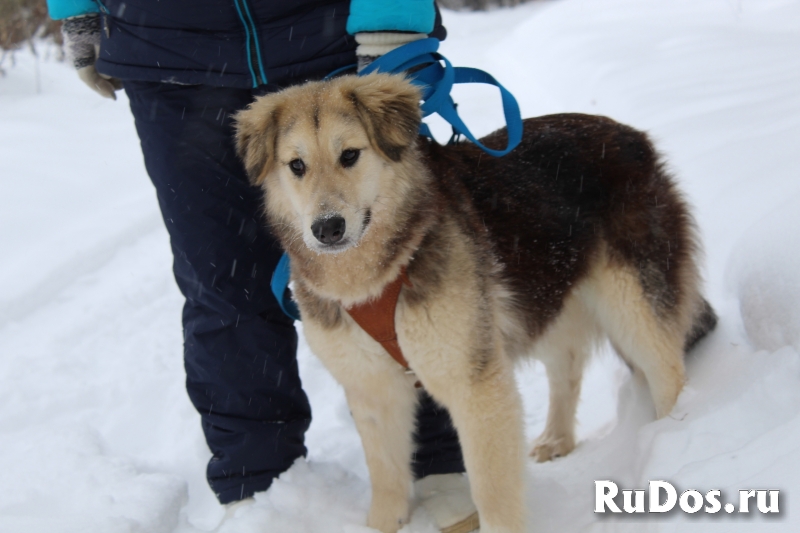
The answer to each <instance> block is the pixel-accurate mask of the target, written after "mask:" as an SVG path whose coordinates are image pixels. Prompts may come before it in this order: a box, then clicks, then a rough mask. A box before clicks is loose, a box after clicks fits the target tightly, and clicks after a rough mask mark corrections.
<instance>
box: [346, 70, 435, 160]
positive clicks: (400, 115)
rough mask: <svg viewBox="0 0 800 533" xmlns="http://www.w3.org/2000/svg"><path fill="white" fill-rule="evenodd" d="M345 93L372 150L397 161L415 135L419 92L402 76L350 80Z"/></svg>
mask: <svg viewBox="0 0 800 533" xmlns="http://www.w3.org/2000/svg"><path fill="white" fill-rule="evenodd" d="M345 90H346V96H347V97H348V98H349V100H350V101H351V102H352V103H353V106H354V107H355V109H356V112H357V113H358V117H359V119H360V120H361V122H362V124H364V127H365V128H366V130H367V134H368V135H369V138H370V142H371V143H372V145H373V147H375V148H376V149H377V150H378V151H380V152H381V153H383V155H385V156H386V157H387V158H388V159H390V160H392V161H399V160H400V156H401V155H402V154H403V150H405V149H406V148H408V147H409V146H410V145H411V143H413V142H414V140H415V139H416V138H417V135H418V134H419V124H420V122H421V120H422V117H421V114H422V113H421V111H420V109H419V101H420V98H421V94H420V91H419V89H417V88H416V87H415V86H414V85H412V84H411V83H410V82H409V81H408V80H406V79H405V78H404V77H403V76H397V75H394V76H392V75H388V74H369V75H367V76H361V77H357V78H352V80H351V84H350V87H348V88H346V89H345Z"/></svg>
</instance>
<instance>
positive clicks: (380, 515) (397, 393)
mask: <svg viewBox="0 0 800 533" xmlns="http://www.w3.org/2000/svg"><path fill="white" fill-rule="evenodd" d="M309 314H310V313H309ZM304 331H305V335H306V339H307V340H308V343H309V345H310V346H311V349H312V350H313V351H314V353H316V354H317V356H319V358H320V359H321V360H322V362H323V364H325V366H326V367H327V368H328V370H329V371H330V372H331V374H333V377H334V378H335V379H336V380H337V381H338V382H339V383H340V384H341V385H342V387H344V391H345V394H346V396H347V403H348V406H349V407H350V412H351V413H352V414H353V419H354V420H355V423H356V427H357V428H358V433H359V434H360V436H361V441H362V443H363V445H364V453H365V455H366V458H367V466H368V467H369V474H370V481H371V482H372V504H371V506H370V511H369V518H368V520H367V525H369V526H370V527H372V528H375V529H377V530H379V531H381V532H383V533H395V532H396V531H397V530H398V529H400V528H401V527H403V525H404V524H405V523H406V522H408V517H409V505H410V495H411V484H412V481H413V477H412V472H411V453H412V449H413V448H412V442H413V431H414V420H415V414H416V405H417V392H416V389H414V380H413V379H412V378H410V377H409V376H407V375H405V373H404V371H403V369H402V368H401V367H400V366H399V365H398V364H397V363H396V362H395V361H394V360H393V359H392V358H391V357H390V356H389V354H388V353H386V352H385V351H384V350H383V348H381V346H380V345H379V344H378V343H376V342H375V341H374V340H372V339H371V338H369V337H368V336H367V334H366V333H364V332H363V331H362V330H360V329H359V328H358V326H356V325H355V324H352V323H346V324H344V325H342V326H341V327H339V328H325V327H321V326H320V325H319V324H317V323H315V322H314V321H313V320H311V319H310V318H309V319H308V320H305V321H304Z"/></svg>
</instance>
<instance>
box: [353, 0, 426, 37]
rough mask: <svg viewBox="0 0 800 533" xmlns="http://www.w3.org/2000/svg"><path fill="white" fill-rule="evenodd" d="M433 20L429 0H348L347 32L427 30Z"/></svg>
mask: <svg viewBox="0 0 800 533" xmlns="http://www.w3.org/2000/svg"><path fill="white" fill-rule="evenodd" d="M435 21H436V8H435V7H434V6H433V0H404V1H402V2H400V1H398V0H351V2H350V16H349V17H348V19H347V33H349V34H350V35H355V34H356V33H358V32H362V31H409V32H415V33H430V32H432V31H433V25H434V22H435Z"/></svg>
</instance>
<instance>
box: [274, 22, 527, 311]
mask: <svg viewBox="0 0 800 533" xmlns="http://www.w3.org/2000/svg"><path fill="white" fill-rule="evenodd" d="M438 49H439V40H438V39H434V38H428V39H422V40H419V41H414V42H411V43H408V44H406V45H403V46H401V47H399V48H396V49H394V50H392V51H391V52H389V53H388V54H384V55H383V56H381V57H379V58H378V59H376V60H375V61H373V62H372V63H370V64H369V65H368V66H367V67H365V68H364V69H363V70H362V71H361V72H359V74H358V75H359V76H363V75H365V74H371V73H373V72H383V73H387V74H401V73H402V74H405V75H406V76H407V77H408V78H409V81H411V83H413V84H414V85H417V86H418V87H419V88H420V89H421V91H422V100H423V103H422V105H421V106H420V109H421V110H422V117H423V118H425V117H427V116H429V115H432V114H433V113H438V114H439V116H441V117H442V118H443V119H445V120H446V121H447V122H449V123H450V125H451V126H452V127H453V136H452V137H451V138H450V143H452V142H453V141H454V140H455V139H456V138H457V136H458V135H463V136H464V137H466V138H467V139H469V140H470V141H471V142H472V143H473V144H475V146H477V147H478V148H480V149H481V150H483V151H484V152H486V153H487V154H489V155H493V156H495V157H502V156H504V155H506V154H507V153H509V152H510V151H511V150H513V149H514V148H516V147H517V145H519V143H520V141H521V140H522V115H521V114H520V110H519V105H518V104H517V100H516V99H515V98H514V95H512V94H511V93H510V92H508V90H507V89H506V88H505V87H503V86H502V85H500V83H498V81H497V80H496V79H494V78H493V77H492V76H491V75H489V74H487V73H486V72H484V71H482V70H478V69H475V68H468V67H453V65H451V64H450V61H448V60H447V58H446V57H444V56H443V55H441V54H439V53H438V52H437V50H438ZM442 63H444V65H442ZM424 65H427V66H424ZM353 66H354V65H348V66H346V67H343V68H340V69H338V70H335V71H333V72H331V73H330V74H328V75H327V76H326V79H327V78H331V77H333V76H335V75H337V74H339V73H341V72H343V71H345V70H349V69H351V68H353ZM421 66H422V67H423V68H421V69H420V70H418V71H416V72H413V73H409V72H407V71H408V70H409V69H412V68H414V67H421ZM459 83H484V84H488V85H494V86H495V87H497V88H498V89H499V90H500V97H501V99H502V102H503V114H504V115H505V119H506V125H507V128H506V130H507V132H508V144H507V145H506V147H505V149H503V150H493V149H491V148H487V147H486V146H484V145H483V144H481V143H480V142H479V141H478V139H476V138H475V136H474V135H473V134H472V132H471V131H470V130H469V128H468V127H467V125H466V124H464V121H462V120H461V117H459V116H458V111H456V104H455V102H453V98H452V97H451V96H450V91H451V89H452V88H453V85H455V84H459ZM419 133H420V135H424V136H426V137H430V138H431V139H433V135H432V134H431V131H430V129H429V128H428V125H427V124H425V123H424V122H423V123H421V124H420V127H419ZM450 143H448V144H450ZM290 273H291V268H290V263H289V256H288V255H287V254H285V253H284V254H283V257H281V260H280V261H279V262H278V266H277V267H275V272H274V273H273V274H272V282H271V283H270V287H271V288H272V293H273V294H274V295H275V298H277V300H278V303H279V304H280V306H281V309H283V312H284V313H285V314H286V315H288V316H289V317H290V318H293V319H294V320H300V311H299V310H298V309H297V304H296V303H295V302H294V301H293V300H292V299H291V298H290V297H289V291H288V290H287V289H288V286H289V277H290Z"/></svg>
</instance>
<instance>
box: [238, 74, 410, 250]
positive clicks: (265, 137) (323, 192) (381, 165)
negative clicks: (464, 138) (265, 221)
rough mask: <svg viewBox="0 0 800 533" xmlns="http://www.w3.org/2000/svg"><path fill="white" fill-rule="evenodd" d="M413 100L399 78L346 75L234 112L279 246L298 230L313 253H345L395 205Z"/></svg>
mask: <svg viewBox="0 0 800 533" xmlns="http://www.w3.org/2000/svg"><path fill="white" fill-rule="evenodd" d="M419 100H420V93H419V91H418V90H417V89H416V88H415V87H414V86H413V85H412V84H411V83H409V82H408V81H407V80H405V79H404V78H403V77H400V76H389V75H385V74H372V75H369V76H363V77H355V76H345V77H341V78H338V79H335V80H331V81H323V82H311V83H307V84H305V85H302V86H297V87H292V88H289V89H286V90H284V91H281V92H279V93H275V94H271V95H267V96H263V97H261V98H258V99H257V100H256V101H255V102H253V103H252V104H251V105H250V106H249V107H248V108H247V109H245V110H243V111H241V112H239V113H238V114H237V115H236V117H235V118H236V128H237V133H236V145H237V151H238V153H239V156H240V157H241V159H242V161H243V162H244V165H245V168H246V170H247V173H248V175H249V176H250V179H251V181H252V183H254V184H256V185H259V186H261V187H262V188H263V190H264V194H265V197H266V208H267V214H268V216H269V218H270V220H271V222H272V224H273V226H274V227H275V229H276V230H277V232H278V234H279V236H280V237H281V239H282V240H284V244H285V245H286V244H287V241H292V240H294V239H297V238H298V237H300V236H301V235H302V240H303V242H304V243H305V244H306V246H307V247H308V248H309V249H311V250H313V251H315V252H318V253H323V252H324V253H338V252H342V251H344V250H347V249H348V248H350V247H352V246H355V245H357V244H359V242H360V241H361V239H362V237H363V236H364V235H365V233H366V231H367V230H368V229H369V227H370V225H371V224H374V223H375V221H376V220H379V217H381V216H382V215H383V213H385V212H387V211H390V210H391V209H396V208H397V206H396V205H395V206H393V205H392V203H393V199H395V198H398V197H401V196H402V195H403V193H404V191H403V190H402V189H403V187H404V186H407V184H405V185H404V183H403V180H402V179H399V177H400V176H401V175H403V172H398V168H399V167H402V166H403V165H404V164H405V163H404V159H406V157H405V156H406V155H407V154H408V152H409V151H410V150H413V145H414V143H415V141H416V138H417V132H418V128H419V123H420V110H419Z"/></svg>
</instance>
